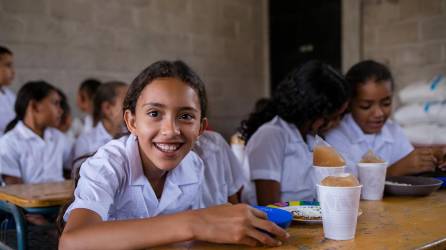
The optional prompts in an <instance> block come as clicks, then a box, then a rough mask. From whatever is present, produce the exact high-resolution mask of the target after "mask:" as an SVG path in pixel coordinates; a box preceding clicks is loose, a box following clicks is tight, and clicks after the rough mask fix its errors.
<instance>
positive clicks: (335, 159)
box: [313, 145, 345, 167]
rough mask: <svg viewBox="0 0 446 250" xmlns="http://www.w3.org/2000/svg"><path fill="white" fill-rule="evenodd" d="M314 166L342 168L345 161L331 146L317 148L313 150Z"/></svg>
mask: <svg viewBox="0 0 446 250" xmlns="http://www.w3.org/2000/svg"><path fill="white" fill-rule="evenodd" d="M313 165H314V166H319V167H342V166H345V161H344V159H343V158H342V157H341V156H340V155H339V153H338V152H337V151H336V150H335V149H334V148H333V147H330V146H319V145H318V146H315V147H314V149H313Z"/></svg>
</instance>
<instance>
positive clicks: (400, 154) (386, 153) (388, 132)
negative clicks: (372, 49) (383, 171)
mask: <svg viewBox="0 0 446 250" xmlns="http://www.w3.org/2000/svg"><path fill="white" fill-rule="evenodd" d="M346 79H347V81H348V82H349V84H350V85H351V89H352V100H351V103H350V108H349V111H350V113H349V114H347V115H346V116H345V117H344V119H343V120H342V122H341V125H340V126H339V127H337V128H335V129H333V130H331V131H330V132H329V133H328V134H327V135H326V140H327V142H328V143H330V144H331V145H332V146H334V147H335V148H336V149H337V150H338V151H339V152H340V153H341V154H342V155H343V156H344V158H345V159H346V160H347V171H349V172H352V173H353V174H356V175H357V174H358V171H357V167H356V164H357V163H358V162H359V161H360V159H361V157H362V156H363V155H364V154H365V153H366V152H367V151H368V150H369V149H371V150H373V152H374V153H375V154H377V155H378V156H379V157H380V158H382V159H383V160H385V161H387V162H388V163H389V167H388V169H387V175H388V176H399V175H411V174H418V173H422V172H429V171H434V170H435V165H436V158H435V157H434V154H433V150H432V149H431V148H419V149H414V148H413V146H412V145H411V144H410V142H409V140H408V139H407V137H406V136H405V135H404V133H403V131H402V129H401V127H400V126H399V125H398V124H396V123H393V122H392V121H390V120H389V117H390V115H391V111H392V98H393V91H394V82H393V77H392V74H391V72H390V71H389V69H388V68H387V67H386V66H384V65H383V64H380V63H378V62H375V61H372V60H366V61H362V62H359V63H357V64H355V65H353V66H352V68H351V69H350V70H349V71H348V72H347V74H346Z"/></svg>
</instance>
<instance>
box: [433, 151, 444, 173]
mask: <svg viewBox="0 0 446 250" xmlns="http://www.w3.org/2000/svg"><path fill="white" fill-rule="evenodd" d="M435 157H436V158H437V161H438V162H437V163H438V168H439V169H441V170H442V171H446V147H438V148H436V149H435Z"/></svg>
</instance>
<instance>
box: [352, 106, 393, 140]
mask: <svg viewBox="0 0 446 250" xmlns="http://www.w3.org/2000/svg"><path fill="white" fill-rule="evenodd" d="M344 120H345V122H346V123H347V124H348V129H349V130H350V131H351V132H350V133H348V134H349V135H350V141H352V142H355V143H359V142H367V139H366V137H365V134H364V132H363V131H362V129H361V128H360V127H359V125H358V124H357V123H356V121H355V120H354V119H353V117H352V115H351V114H350V113H349V114H347V115H345V117H344ZM388 122H389V121H388V120H387V121H386V123H384V126H383V128H382V129H381V131H380V132H379V133H377V134H376V139H377V140H380V141H384V142H390V143H391V142H393V141H394V140H393V136H392V134H391V133H390V130H389V128H388V126H386V125H387V124H388Z"/></svg>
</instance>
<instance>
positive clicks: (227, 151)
mask: <svg viewBox="0 0 446 250" xmlns="http://www.w3.org/2000/svg"><path fill="white" fill-rule="evenodd" d="M193 150H194V152H196V153H197V154H198V155H199V156H200V158H201V159H202V160H203V162H204V176H205V178H204V183H203V184H204V185H203V188H202V195H203V198H202V202H203V204H204V206H205V207H210V206H215V205H220V204H225V203H227V202H228V201H229V202H231V203H233V204H235V203H238V202H239V198H238V193H237V192H239V191H240V190H241V188H242V186H243V182H244V178H243V171H242V168H241V166H240V163H239V161H238V159H237V158H236V157H235V155H234V153H233V152H232V149H231V147H230V146H229V145H228V143H227V142H226V141H225V139H224V138H223V137H222V136H221V135H220V134H218V133H217V132H213V131H204V132H203V134H202V135H201V136H200V137H199V139H198V141H197V143H196V144H195V147H194V148H193Z"/></svg>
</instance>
